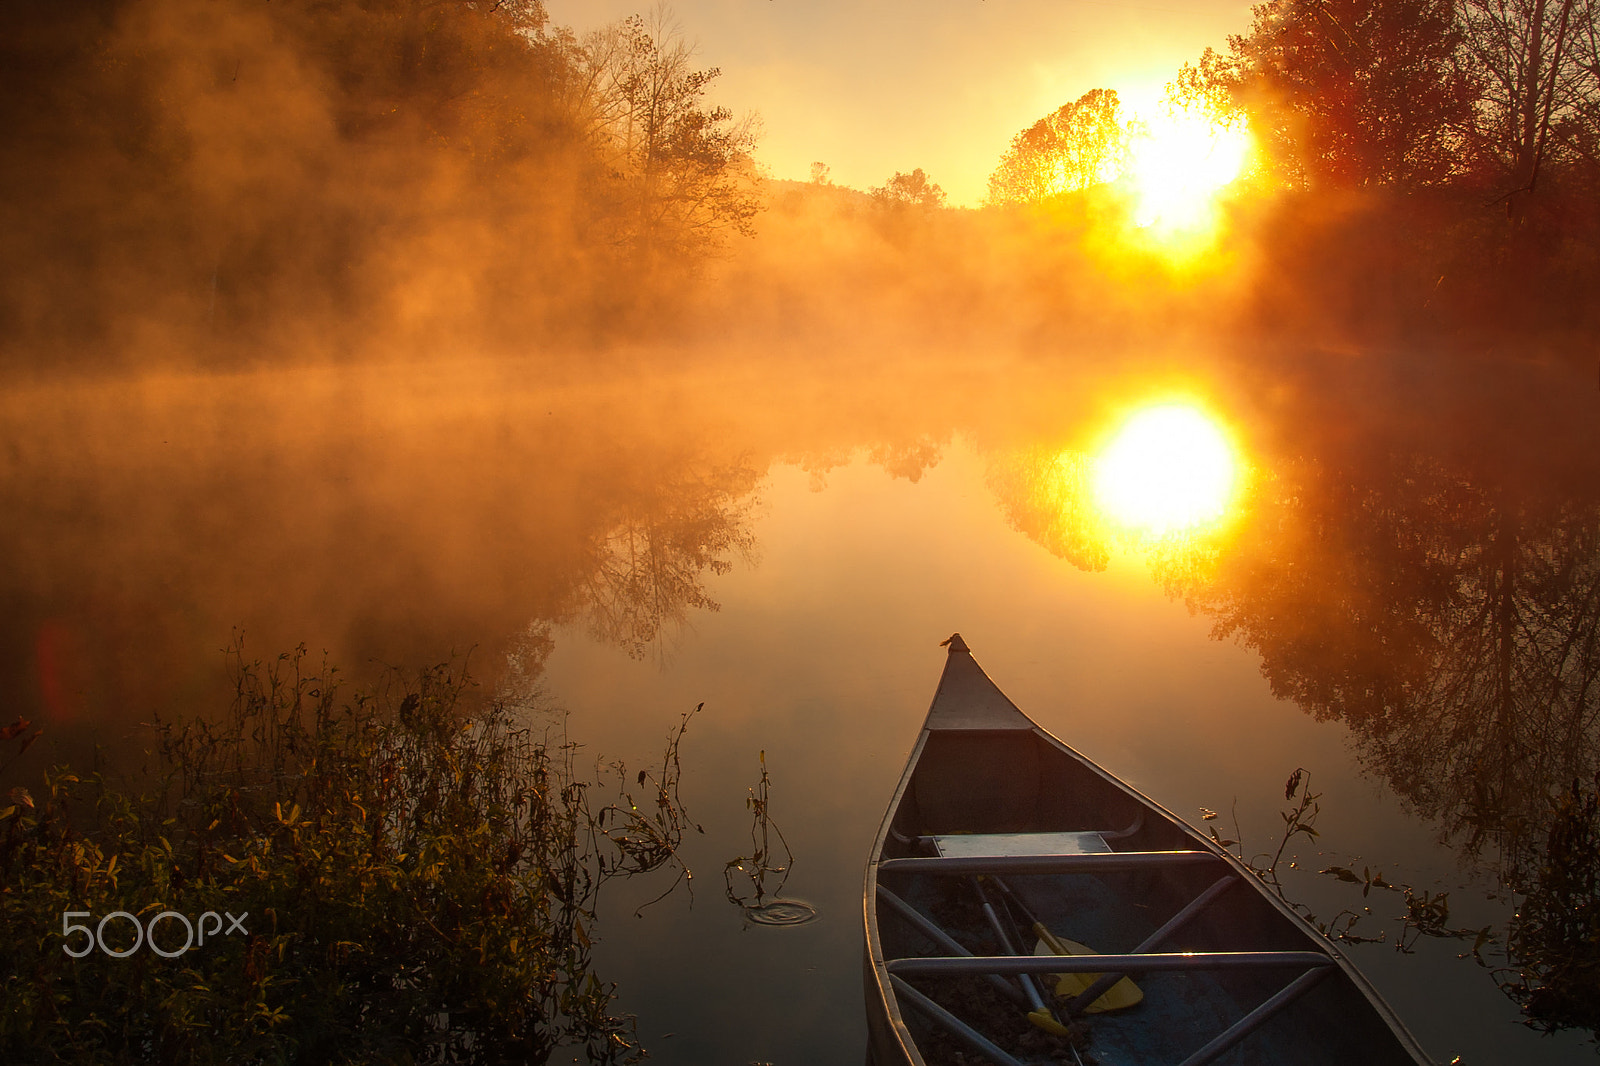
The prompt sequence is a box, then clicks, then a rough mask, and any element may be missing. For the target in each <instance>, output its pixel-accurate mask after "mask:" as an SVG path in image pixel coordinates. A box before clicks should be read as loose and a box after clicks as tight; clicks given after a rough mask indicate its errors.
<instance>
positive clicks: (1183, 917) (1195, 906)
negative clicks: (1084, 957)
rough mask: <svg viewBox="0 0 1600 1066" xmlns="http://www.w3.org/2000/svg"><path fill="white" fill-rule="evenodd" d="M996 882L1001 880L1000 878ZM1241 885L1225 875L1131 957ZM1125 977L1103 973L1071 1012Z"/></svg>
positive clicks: (1074, 1001) (1075, 1001)
mask: <svg viewBox="0 0 1600 1066" xmlns="http://www.w3.org/2000/svg"><path fill="white" fill-rule="evenodd" d="M996 880H998V878H997V879H996ZM1238 883H1239V878H1238V877H1237V876H1235V875H1234V874H1231V873H1229V874H1223V875H1222V876H1221V877H1219V878H1217V880H1216V881H1215V882H1213V883H1212V885H1211V887H1210V888H1208V889H1206V890H1205V891H1204V892H1202V893H1200V894H1199V895H1198V896H1196V897H1195V898H1194V899H1192V900H1190V901H1189V904H1188V906H1186V907H1184V908H1183V910H1181V911H1179V912H1178V913H1177V914H1174V915H1173V916H1172V917H1171V918H1169V919H1167V921H1166V923H1165V924H1164V925H1162V926H1161V928H1160V929H1157V930H1156V931H1155V932H1153V933H1151V934H1150V935H1149V936H1147V937H1145V938H1144V939H1143V940H1142V941H1140V942H1139V946H1138V947H1136V948H1134V949H1133V951H1132V952H1131V954H1134V955H1143V954H1145V953H1146V952H1148V951H1151V950H1153V949H1154V948H1155V947H1156V945H1158V944H1160V943H1161V942H1162V941H1163V940H1165V939H1167V937H1169V936H1172V935H1173V934H1174V933H1176V932H1177V931H1178V930H1179V929H1182V928H1183V927H1184V926H1185V925H1187V924H1189V921H1190V920H1191V919H1193V918H1194V917H1196V916H1197V915H1199V914H1200V912H1202V911H1204V910H1205V909H1206V908H1207V907H1209V906H1211V904H1212V902H1213V901H1214V900H1215V899H1216V898H1217V897H1218V896H1220V895H1222V894H1223V893H1224V892H1226V891H1228V889H1230V888H1232V887H1233V886H1234V885H1236V884H1238ZM1000 887H1001V889H1002V890H1003V891H1006V892H1009V891H1010V890H1009V889H1007V888H1006V886H1005V882H1004V881H1001V882H1000ZM1121 976H1122V975H1121V974H1119V973H1108V974H1102V975H1101V976H1100V977H1098V978H1096V979H1095V981H1094V982H1093V983H1092V984H1090V985H1089V987H1088V988H1085V989H1084V990H1083V991H1082V992H1080V993H1078V995H1076V996H1074V997H1073V999H1072V1002H1071V1003H1068V1004H1067V1013H1068V1014H1076V1013H1078V1012H1079V1011H1082V1010H1086V1009H1088V1007H1089V1005H1090V1004H1092V1003H1094V1001H1095V1000H1097V999H1099V998H1100V995H1101V994H1102V993H1103V992H1105V991H1106V990H1107V989H1109V988H1110V987H1111V986H1112V985H1114V984H1116V983H1117V980H1118V979H1119V978H1120V977H1121Z"/></svg>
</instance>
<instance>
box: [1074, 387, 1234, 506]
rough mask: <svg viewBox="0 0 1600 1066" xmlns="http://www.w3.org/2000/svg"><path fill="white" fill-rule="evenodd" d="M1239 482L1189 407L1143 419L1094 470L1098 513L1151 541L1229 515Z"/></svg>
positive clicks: (1211, 426) (1211, 430) (1227, 453)
mask: <svg viewBox="0 0 1600 1066" xmlns="http://www.w3.org/2000/svg"><path fill="white" fill-rule="evenodd" d="M1237 481H1238V461H1237V459H1236V458H1235V455H1234V449H1233V446H1232V445H1231V444H1230V443H1229V441H1228V438H1227V436H1226V435H1225V434H1224V433H1223V431H1222V429H1221V427H1219V426H1218V425H1217V424H1216V422H1214V421H1212V419H1211V418H1209V417H1208V416H1207V415H1205V414H1204V413H1203V412H1201V411H1200V410H1199V409H1197V408H1195V407H1192V406H1190V405H1188V404H1163V405H1161V406H1157V407H1149V408H1146V409H1145V410H1143V411H1140V412H1139V413H1138V414H1136V415H1134V416H1133V417H1132V418H1130V419H1129V420H1128V422H1127V424H1125V425H1124V426H1123V427H1122V429H1121V430H1120V431H1119V432H1118V433H1117V436H1116V437H1115V438H1114V439H1113V440H1112V441H1111V443H1110V444H1109V445H1108V446H1107V447H1106V449H1105V451H1103V452H1102V453H1101V454H1100V456H1099V458H1098V459H1096V460H1095V466H1094V493H1095V500H1096V502H1097V503H1098V504H1099V506H1100V509H1101V510H1102V511H1103V512H1105V513H1106V514H1107V515H1109V516H1110V517H1111V518H1112V519H1113V520H1115V521H1116V522H1118V523H1120V524H1122V525H1124V526H1129V527H1132V528H1134V529H1137V530H1140V531H1143V532H1146V533H1150V534H1154V535H1163V534H1168V533H1178V532H1184V531H1188V530H1194V529H1196V528H1199V527H1201V526H1206V525H1210V524H1212V523H1215V522H1216V521H1218V520H1219V519H1221V518H1222V517H1223V515H1224V514H1225V513H1226V512H1227V509H1228V504H1229V503H1230V502H1231V501H1232V499H1233V493H1234V486H1235V484H1236V482H1237Z"/></svg>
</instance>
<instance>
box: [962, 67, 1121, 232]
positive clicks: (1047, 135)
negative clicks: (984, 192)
mask: <svg viewBox="0 0 1600 1066" xmlns="http://www.w3.org/2000/svg"><path fill="white" fill-rule="evenodd" d="M1121 110H1122V109H1121V103H1120V102H1119V101H1118V99H1117V94H1116V92H1115V91H1114V90H1111V89H1091V90H1090V91H1089V92H1087V93H1084V94H1083V95H1082V96H1081V97H1079V98H1078V99H1077V100H1076V101H1074V102H1073V103H1070V104H1063V105H1062V106H1061V107H1060V108H1058V109H1056V110H1055V111H1054V112H1052V113H1051V114H1049V115H1046V116H1045V117H1044V118H1042V119H1040V120H1039V121H1038V122H1035V123H1034V124H1033V125H1031V126H1029V127H1028V128H1027V129H1025V130H1023V131H1022V132H1021V133H1019V134H1017V135H1016V136H1015V137H1013V138H1012V139H1011V147H1010V148H1008V149H1006V153H1005V155H1003V156H1001V157H1000V165H999V166H998V167H996V168H995V172H994V173H993V174H992V175H990V177H989V203H991V204H1036V203H1039V202H1041V201H1043V200H1046V199H1048V198H1050V197H1052V196H1058V195H1060V194H1061V193H1065V192H1073V191H1075V190H1078V189H1086V188H1088V187H1089V186H1091V185H1098V184H1100V183H1101V182H1105V181H1113V180H1115V179H1116V178H1117V177H1118V176H1119V175H1120V174H1121V173H1122V170H1123V163H1124V157H1125V155H1126V153H1127V141H1128V135H1127V130H1126V129H1125V128H1124V126H1123V123H1122V113H1121Z"/></svg>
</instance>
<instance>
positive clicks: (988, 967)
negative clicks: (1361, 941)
mask: <svg viewBox="0 0 1600 1066" xmlns="http://www.w3.org/2000/svg"><path fill="white" fill-rule="evenodd" d="M885 965H886V966H887V967H888V970H889V972H890V973H891V974H898V975H899V976H902V977H917V976H923V977H933V976H940V977H953V976H957V975H959V974H984V973H994V974H1005V975H1011V974H1021V973H1109V972H1111V971H1112V970H1115V971H1117V972H1119V973H1159V972H1165V971H1178V970H1258V969H1289V968H1294V969H1310V968H1322V967H1327V966H1332V965H1334V960H1333V957H1332V956H1329V955H1324V954H1322V953H1321V952H1320V951H1182V952H1156V953H1151V954H1148V955H968V956H951V955H933V956H926V957H921V958H908V959H890V960H889V961H888V962H887V963H886V964H885Z"/></svg>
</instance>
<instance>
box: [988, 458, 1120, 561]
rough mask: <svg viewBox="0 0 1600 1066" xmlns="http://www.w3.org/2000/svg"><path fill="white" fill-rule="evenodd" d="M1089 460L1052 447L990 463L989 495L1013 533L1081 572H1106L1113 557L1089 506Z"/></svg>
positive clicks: (996, 459) (1090, 505) (1092, 509)
mask: <svg viewBox="0 0 1600 1066" xmlns="http://www.w3.org/2000/svg"><path fill="white" fill-rule="evenodd" d="M1090 479H1091V472H1090V462H1089V457H1088V456H1086V455H1083V454H1080V453H1077V452H1070V451H1062V450H1061V449H1059V448H1054V447H1050V446H1049V445H1039V446H1034V447H1031V448H1022V449H1018V450H1017V451H1014V452H1010V453H1008V454H1004V455H997V456H995V457H993V458H992V459H991V460H990V463H989V474H988V483H989V490H990V491H991V492H993V493H994V494H995V497H996V498H997V499H998V500H999V501H1000V510H1001V512H1002V513H1004V515H1005V516H1006V521H1007V522H1008V523H1010V525H1011V528H1012V529H1015V530H1016V531H1017V532H1018V533H1021V534H1023V535H1024V536H1026V537H1028V538H1029V539H1030V540H1033V541H1035V542H1036V543H1038V544H1039V545H1040V546H1041V547H1042V548H1044V549H1045V550H1046V551H1048V552H1049V553H1050V554H1051V555H1054V556H1056V557H1057V558H1059V559H1065V560H1066V561H1067V562H1069V563H1071V564H1072V565H1073V566H1076V567H1077V568H1078V569H1080V570H1104V569H1105V568H1106V562H1107V560H1109V559H1110V557H1111V552H1110V549H1109V546H1108V542H1107V539H1106V535H1105V531H1104V529H1102V528H1101V525H1100V522H1099V520H1098V519H1097V518H1096V516H1095V514H1094V508H1093V504H1092V502H1091V491H1090V490H1091V481H1090Z"/></svg>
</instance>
